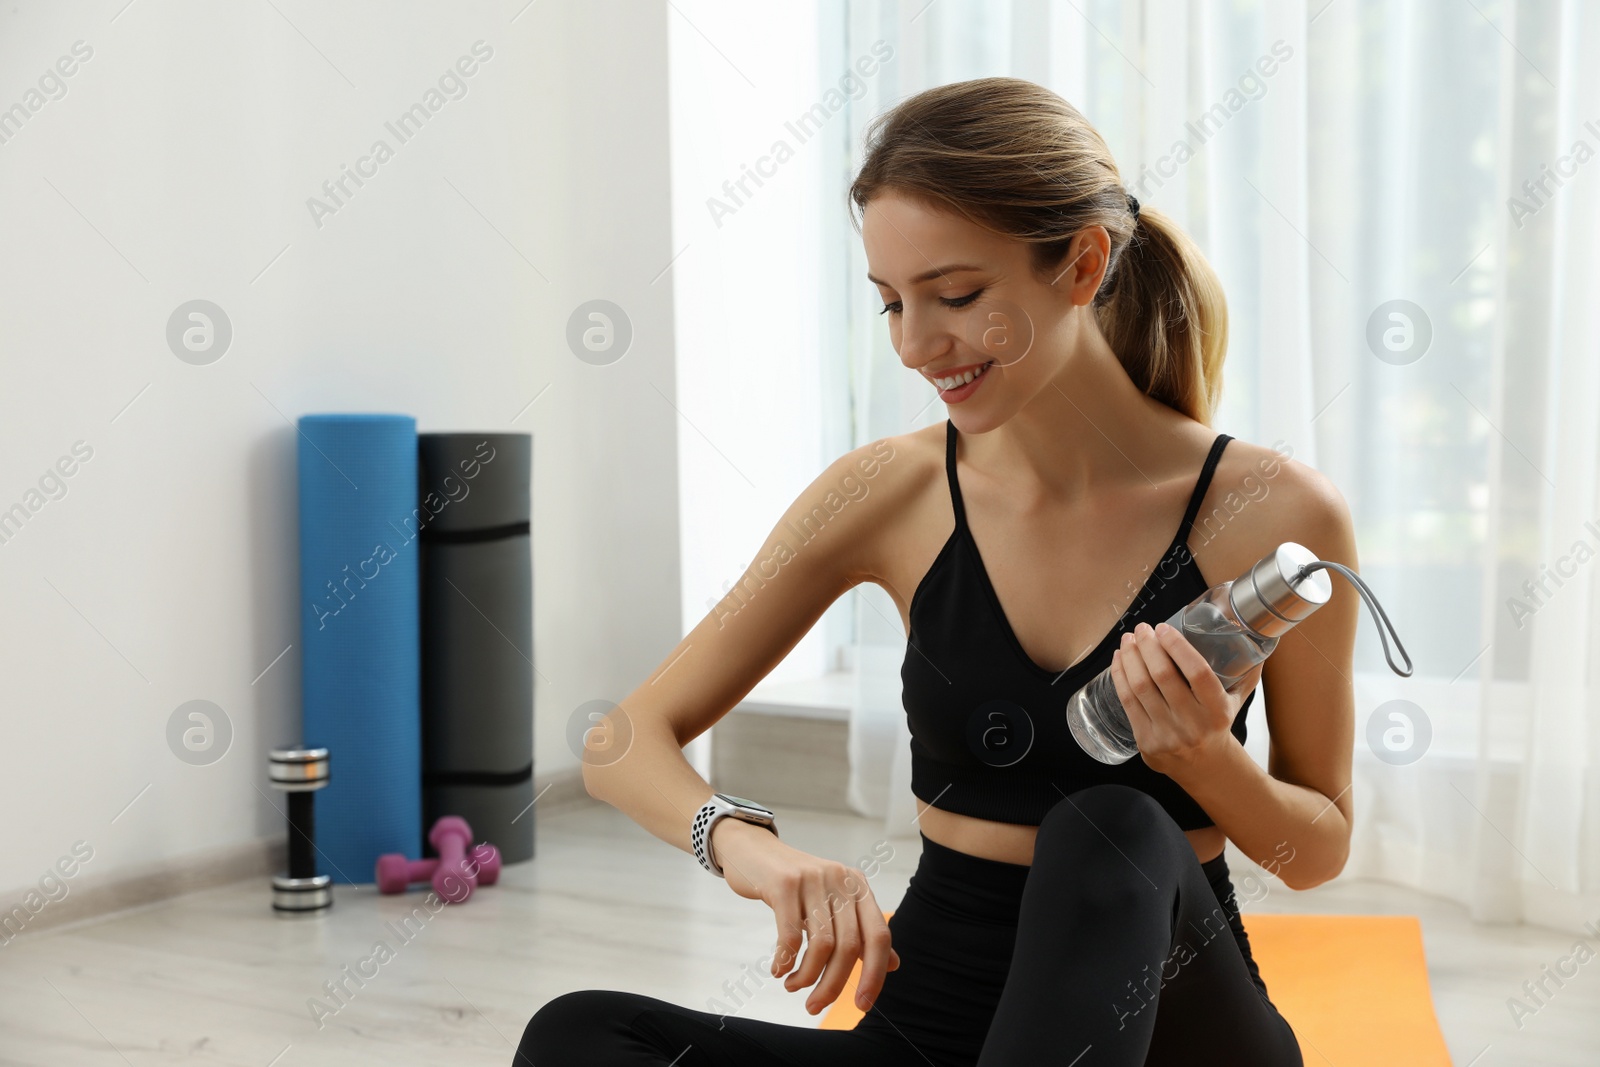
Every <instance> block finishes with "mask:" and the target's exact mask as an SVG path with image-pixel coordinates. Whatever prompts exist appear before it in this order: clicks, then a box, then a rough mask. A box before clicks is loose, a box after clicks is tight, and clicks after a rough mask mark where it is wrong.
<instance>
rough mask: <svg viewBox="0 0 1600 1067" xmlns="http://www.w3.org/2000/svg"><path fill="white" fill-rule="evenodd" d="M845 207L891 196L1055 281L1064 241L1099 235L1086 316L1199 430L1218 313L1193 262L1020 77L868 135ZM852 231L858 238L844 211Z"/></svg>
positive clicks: (908, 105)
mask: <svg viewBox="0 0 1600 1067" xmlns="http://www.w3.org/2000/svg"><path fill="white" fill-rule="evenodd" d="M865 153H866V159H865V161H864V162H863V163H862V165H861V170H860V172H859V173H858V174H857V175H856V178H855V181H854V182H852V183H851V186H850V203H851V205H852V206H853V208H859V209H860V210H861V211H862V213H863V214H864V213H865V210H866V206H867V202H868V201H869V200H871V199H872V198H873V197H874V196H877V195H878V194H879V193H882V192H884V191H886V190H891V189H892V190H895V191H897V192H900V193H903V194H905V195H907V196H910V197H913V198H914V199H917V200H919V201H922V202H924V203H926V204H928V205H929V206H930V207H933V208H935V209H943V210H947V211H950V212H953V213H954V214H956V215H958V216H960V217H962V218H965V219H967V220H968V221H970V222H973V223H975V224H977V225H979V226H982V227H984V228H985V229H987V230H989V231H991V232H994V233H998V234H1000V235H1002V236H1005V237H1011V238H1014V239H1016V240H1019V241H1026V242H1028V243H1029V244H1031V245H1033V246H1034V247H1033V266H1034V269H1035V270H1036V271H1037V272H1038V273H1039V274H1040V275H1041V276H1042V277H1050V278H1053V277H1054V276H1055V275H1056V274H1057V273H1058V272H1059V271H1060V269H1061V267H1062V266H1063V264H1062V260H1063V258H1064V257H1065V255H1066V253H1067V249H1068V245H1069V244H1070V242H1071V240H1072V238H1073V236H1074V235H1075V234H1077V233H1078V231H1080V230H1082V229H1083V228H1084V227H1086V226H1093V225H1096V224H1098V225H1100V226H1104V227H1105V229H1106V232H1107V233H1108V234H1109V235H1110V237H1111V252H1110V257H1109V262H1108V264H1107V266H1106V273H1105V276H1104V278H1103V279H1102V281H1101V285H1100V291H1099V292H1098V293H1096V294H1095V298H1094V303H1093V308H1094V313H1095V320H1096V322H1097V323H1098V324H1099V327H1100V331H1101V333H1102V334H1104V336H1105V338H1106V341H1107V343H1108V344H1110V346H1111V350H1112V351H1113V352H1114V353H1116V356H1117V359H1118V360H1119V361H1120V362H1121V363H1122V366H1123V368H1124V369H1125V370H1126V371H1127V372H1128V376H1129V377H1130V378H1131V379H1132V380H1133V382H1134V384H1135V385H1137V386H1138V387H1139V388H1140V389H1141V390H1142V391H1143V392H1144V393H1145V394H1146V395H1148V396H1151V397H1154V398H1155V399H1157V400H1159V401H1161V402H1162V403H1164V404H1166V405H1168V406H1169V407H1172V408H1174V409H1176V410H1178V411H1181V412H1183V413H1184V414H1186V415H1188V416H1190V417H1191V418H1193V419H1195V420H1197V421H1199V422H1201V423H1203V424H1205V425H1207V426H1209V425H1210V424H1211V417H1212V414H1213V413H1214V412H1215V410H1216V406H1217V402H1218V399H1219V398H1220V396H1221V393H1222V362H1223V359H1224V358H1225V357H1226V355H1227V350H1228V306H1227V300H1226V298H1225V297H1224V296H1223V292H1222V283H1221V281H1220V279H1218V277H1217V274H1216V272H1215V271H1214V270H1213V269H1212V268H1211V265H1210V264H1209V263H1208V262H1206V258H1205V256H1204V254H1202V253H1201V251H1200V249H1199V247H1198V246H1196V245H1195V243H1194V242H1193V241H1192V240H1190V238H1189V236H1188V235H1187V234H1185V233H1184V232H1183V230H1182V229H1181V228H1180V227H1179V226H1178V225H1177V224H1176V223H1175V222H1174V221H1173V220H1172V219H1171V218H1170V217H1169V216H1167V215H1165V214H1163V213H1162V212H1160V211H1156V210H1154V209H1152V208H1149V207H1145V206H1143V205H1141V206H1140V208H1139V213H1138V214H1137V215H1135V214H1134V213H1133V212H1132V211H1131V210H1130V205H1129V203H1128V190H1127V189H1126V188H1125V187H1124V186H1123V184H1122V176H1121V174H1120V173H1119V172H1118V170H1117V165H1116V162H1115V161H1114V160H1113V159H1112V158H1111V151H1110V149H1108V148H1107V147H1106V143H1105V140H1104V139H1103V138H1101V136H1100V134H1099V133H1098V132H1097V131H1096V130H1095V128H1094V127H1093V126H1091V125H1089V121H1088V120H1087V119H1085V118H1084V117H1083V115H1082V114H1081V113H1080V112H1079V111H1078V109H1077V108H1075V107H1073V106H1072V105H1071V104H1069V103H1068V102H1067V101H1065V100H1063V99H1062V98H1061V97H1060V96H1058V95H1056V94H1055V93H1053V92H1051V91H1050V90H1049V89H1046V88H1045V87H1044V86H1042V85H1036V84H1035V83H1033V82H1030V81H1026V80H1024V79H1021V78H976V79H973V80H971V81H963V82H953V83H951V84H949V85H941V86H938V87H936V88H933V89H928V90H925V91H924V92H920V93H918V94H916V95H915V96H912V97H910V98H909V99H907V100H904V101H902V102H901V103H900V104H898V105H897V106H895V107H894V108H893V109H892V110H890V111H887V112H885V113H884V114H881V115H879V116H877V117H876V118H874V119H873V120H872V122H871V123H870V124H869V125H868V126H867V130H866V138H865ZM851 222H852V223H853V224H854V225H855V226H856V229H857V231H858V232H859V230H860V223H859V222H858V221H857V218H856V215H855V212H854V211H853V210H852V213H851Z"/></svg>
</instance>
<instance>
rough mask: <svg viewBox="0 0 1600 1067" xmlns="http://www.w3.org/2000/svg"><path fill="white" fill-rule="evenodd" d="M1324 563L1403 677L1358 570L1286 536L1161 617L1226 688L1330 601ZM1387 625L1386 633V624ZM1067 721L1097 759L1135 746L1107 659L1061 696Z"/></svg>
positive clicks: (1126, 753)
mask: <svg viewBox="0 0 1600 1067" xmlns="http://www.w3.org/2000/svg"><path fill="white" fill-rule="evenodd" d="M1325 570H1336V571H1339V572H1340V573H1341V574H1343V575H1344V576H1345V577H1346V578H1348V579H1349V580H1350V582H1351V584H1353V585H1354V586H1355V587H1356V591H1357V592H1358V593H1360V594H1361V598H1362V599H1363V600H1365V601H1366V603H1367V607H1368V609H1369V610H1371V611H1372V613H1373V617H1374V618H1375V619H1376V620H1378V621H1379V623H1380V626H1379V630H1378V636H1379V637H1380V638H1381V639H1382V640H1383V657H1384V659H1385V660H1387V661H1388V663H1389V666H1390V668H1391V669H1392V670H1393V671H1394V672H1395V673H1396V674H1398V675H1400V676H1401V677H1403V678H1409V677H1410V676H1411V670H1412V666H1411V657H1410V656H1408V655H1406V650H1405V647H1404V646H1403V645H1401V644H1400V635H1399V634H1397V633H1394V627H1393V626H1391V625H1390V624H1389V617H1388V615H1386V614H1384V611H1383V607H1382V605H1380V604H1379V603H1378V601H1377V598H1376V597H1374V596H1373V595H1372V591H1371V590H1370V589H1369V588H1368V587H1367V584H1366V583H1365V582H1363V581H1362V580H1361V578H1360V576H1359V575H1357V574H1356V573H1355V572H1354V571H1352V570H1351V569H1350V568H1348V567H1346V566H1344V565H1343V564H1339V563H1331V562H1329V561H1327V560H1319V559H1317V557H1316V556H1315V555H1314V554H1313V553H1312V552H1311V551H1310V550H1309V549H1307V548H1305V547H1304V546H1302V545H1298V544H1296V543H1294V542H1293V541H1285V542H1284V543H1283V544H1281V545H1279V546H1278V547H1277V548H1275V549H1273V551H1272V553H1271V554H1270V555H1268V556H1265V557H1263V558H1262V559H1260V560H1258V561H1257V562H1256V563H1255V565H1254V566H1252V567H1251V568H1250V569H1249V570H1247V571H1246V572H1245V573H1244V574H1242V575H1240V576H1239V577H1238V578H1235V579H1232V580H1231V581H1226V582H1223V583H1222V584H1221V585H1216V586H1213V587H1211V588H1210V589H1208V590H1206V591H1205V592H1204V593H1202V594H1201V595H1200V596H1198V597H1196V598H1195V599H1194V600H1193V601H1191V602H1190V603H1189V604H1187V605H1185V606H1184V607H1182V608H1180V609H1179V610H1178V611H1177V612H1176V613H1175V614H1174V615H1173V616H1172V617H1171V618H1170V619H1168V620H1167V625H1168V626H1171V627H1172V628H1173V629H1175V630H1177V631H1178V632H1179V633H1180V634H1182V635H1183V636H1184V637H1185V638H1187V639H1188V641H1189V643H1190V644H1191V645H1193V646H1194V647H1195V649H1197V650H1198V651H1199V653H1200V655H1201V656H1203V657H1205V661H1206V662H1207V663H1208V664H1210V665H1211V669H1212V670H1213V671H1215V672H1216V675H1217V680H1218V681H1220V682H1221V683H1222V687H1223V689H1225V690H1227V691H1228V692H1229V693H1233V692H1235V687H1236V686H1238V685H1240V684H1241V682H1242V680H1243V678H1244V676H1245V675H1246V674H1248V673H1250V671H1251V670H1252V669H1253V668H1254V667H1255V666H1256V664H1258V663H1260V662H1261V661H1262V660H1264V659H1266V658H1267V657H1268V656H1270V655H1271V654H1272V650H1273V649H1274V648H1277V647H1278V639H1279V638H1281V637H1282V636H1283V635H1284V634H1286V633H1288V632H1289V631H1290V630H1291V629H1293V628H1294V626H1295V624H1296V623H1299V622H1301V621H1302V620H1304V619H1305V618H1307V617H1308V616H1309V615H1310V614H1311V613H1312V612H1313V611H1316V610H1317V609H1318V608H1320V607H1321V606H1322V605H1324V604H1326V603H1327V602H1328V598H1329V597H1330V596H1332V595H1333V582H1332V580H1331V579H1329V577H1328V575H1327V574H1325V573H1323V571H1325ZM1386 629H1387V633H1385V630H1386ZM1387 634H1394V643H1395V647H1396V648H1398V649H1399V650H1400V655H1401V657H1402V658H1403V659H1404V660H1405V663H1406V666H1405V670H1401V669H1400V668H1399V667H1397V666H1395V662H1394V659H1393V658H1392V657H1391V656H1390V655H1389V639H1388V635H1387ZM1067 726H1068V728H1069V729H1071V730H1072V736H1073V737H1074V738H1075V739H1076V740H1077V742H1078V746H1079V747H1080V748H1082V749H1083V750H1084V751H1085V752H1087V753H1088V754H1089V755H1091V756H1093V757H1094V758H1095V759H1097V760H1099V761H1100V762H1101V763H1124V762H1126V761H1127V760H1129V759H1132V758H1133V755H1134V753H1136V752H1138V751H1139V746H1138V744H1137V743H1136V742H1135V741H1134V739H1133V728H1132V727H1131V726H1129V725H1128V714H1127V712H1126V711H1124V710H1123V707H1122V699H1121V698H1120V697H1118V696H1117V687H1116V683H1114V682H1113V681H1112V680H1111V668H1110V667H1107V668H1106V669H1105V670H1103V671H1101V672H1100V673H1099V674H1097V675H1095V676H1094V677H1093V678H1092V679H1090V680H1089V682H1088V684H1087V685H1085V686H1084V687H1083V688H1082V689H1079V690H1078V691H1077V692H1076V693H1074V694H1073V695H1072V696H1071V697H1070V698H1069V699H1068V700H1067Z"/></svg>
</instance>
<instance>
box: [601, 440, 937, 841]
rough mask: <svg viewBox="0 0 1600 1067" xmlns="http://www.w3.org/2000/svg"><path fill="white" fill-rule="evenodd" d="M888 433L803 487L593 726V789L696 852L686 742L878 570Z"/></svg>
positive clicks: (694, 799)
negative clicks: (736, 570) (691, 621)
mask: <svg viewBox="0 0 1600 1067" xmlns="http://www.w3.org/2000/svg"><path fill="white" fill-rule="evenodd" d="M891 441H892V439H885V440H882V441H877V442H874V443H872V444H870V445H863V446H862V447H860V448H857V449H855V450H853V451H851V452H848V453H846V454H845V455H843V456H840V457H839V458H838V459H837V460H835V461H834V462H833V463H831V464H829V465H828V467H827V468H826V469H825V470H823V472H822V473H821V474H819V475H818V476H817V477H816V478H815V479H814V480H813V481H812V482H811V484H810V485H808V486H806V488H805V489H804V490H803V491H802V492H801V493H800V494H799V495H798V496H797V497H796V498H795V500H794V502H793V503H791V504H790V506H789V507H788V509H787V510H785V511H784V513H783V515H782V517H781V518H779V520H778V521H777V522H776V523H775V524H774V525H773V526H772V528H771V530H770V532H769V533H768V535H767V538H766V540H765V541H764V542H763V544H762V546H761V549H760V551H759V552H758V553H757V554H756V557H755V559H754V560H753V561H752V562H751V564H750V565H749V566H748V567H747V568H746V569H745V572H744V574H743V575H742V576H741V578H740V580H739V581H738V583H737V584H736V585H735V587H734V588H733V589H732V590H731V591H730V592H729V593H728V594H727V595H726V596H725V597H724V598H723V599H722V600H721V601H720V602H719V603H718V604H717V606H716V607H715V608H713V609H712V610H711V611H710V612H709V613H708V614H707V615H706V617H705V618H703V619H701V620H700V622H699V624H698V625H696V626H695V628H694V629H693V630H691V631H690V632H689V633H688V635H687V636H685V637H684V638H683V640H682V641H680V642H678V644H677V647H675V648H674V649H673V650H672V652H671V653H670V654H669V655H668V656H667V657H666V658H665V659H664V660H662V662H661V665H660V666H659V667H657V668H656V670H655V671H654V672H653V673H652V674H651V676H650V677H649V678H648V679H646V680H645V681H644V682H643V683H641V684H640V685H639V687H638V688H637V689H635V690H634V691H633V692H632V693H630V694H629V695H628V696H627V698H626V699H624V700H623V701H622V703H621V705H620V707H619V708H618V709H615V710H613V711H612V712H611V713H610V715H608V716H606V719H605V720H604V721H603V722H601V723H600V724H597V725H596V726H595V727H593V728H592V731H591V738H592V743H591V744H590V745H588V746H587V747H588V751H586V754H585V760H584V766H583V781H584V786H585V787H586V788H587V789H588V791H589V793H590V794H591V795H592V796H595V797H597V798H599V799H601V800H604V801H606V802H607V803H609V804H611V805H613V806H614V807H616V808H618V809H620V810H621V811H623V812H625V813H626V814H627V815H629V816H630V817H632V818H633V819H634V820H635V821H636V822H638V823H639V825H641V826H643V827H644V828H645V829H646V830H649V831H650V832H651V833H652V834H654V835H655V836H657V837H659V838H661V839H662V840H663V841H666V842H667V843H668V844H671V845H675V846H677V847H678V848H680V849H683V850H684V851H686V852H692V851H693V846H692V845H691V843H690V838H689V830H690V822H691V820H692V819H693V817H694V814H695V812H696V811H697V810H698V809H699V807H700V805H701V804H703V803H705V801H706V800H707V799H708V798H709V797H710V796H711V792H712V790H711V786H710V785H709V784H708V783H707V782H706V780H705V779H704V778H702V777H700V775H699V774H698V773H697V772H696V771H695V770H694V768H693V767H692V766H691V765H690V764H689V761H688V760H687V759H685V758H684V755H683V746H685V745H687V744H688V743H689V742H690V741H692V740H693V739H694V738H696V737H698V736H700V735H701V734H702V733H704V732H705V731H706V730H708V729H710V728H711V727H712V725H714V724H715V723H716V722H717V720H719V719H721V718H722V717H723V716H724V715H726V714H727V713H728V712H729V711H730V710H731V709H732V708H733V707H734V706H735V705H736V704H738V702H739V701H740V700H742V699H743V698H744V696H745V695H746V694H747V693H748V692H749V691H750V690H751V688H753V687H754V686H755V684H756V683H757V682H759V681H760V680H761V679H762V678H763V677H765V676H766V675H767V674H768V672H770V671H771V670H772V668H774V667H775V666H777V665H778V664H779V663H780V662H782V660H783V658H784V656H786V655H788V653H789V651H790V650H791V649H793V648H794V646H795V645H796V644H798V643H799V641H800V639H801V638H802V637H804V636H805V635H806V633H807V632H808V631H809V630H810V629H811V627H812V626H813V625H815V624H816V622H817V620H818V619H819V618H821V616H822V613H823V612H824V611H826V610H827V608H828V606H829V605H830V604H832V603H833V602H834V601H835V600H837V599H838V598H839V597H840V596H842V595H843V594H844V593H846V592H848V591H849V590H850V588H851V587H852V586H854V585H856V584H858V583H859V582H861V581H864V580H866V579H868V578H870V577H872V576H873V575H872V573H871V571H872V566H871V559H872V552H873V549H874V543H873V539H874V536H875V535H876V534H877V533H878V532H879V531H881V530H883V529H884V528H885V527H886V526H887V524H888V521H889V514H891V513H892V509H893V504H894V501H893V500H892V499H891V496H893V495H894V494H893V493H892V492H891V491H889V490H888V489H886V488H885V487H886V486H888V485H889V483H890V477H889V475H888V474H887V473H886V470H887V468H888V467H891V466H892V465H893V464H894V463H896V462H901V463H904V462H906V461H905V460H904V459H903V458H902V459H900V460H898V461H897V460H896V458H895V457H896V449H895V447H894V445H893V444H892V443H891ZM593 731H599V732H598V733H594V732H593ZM756 799H759V798H756ZM730 821H731V820H726V819H725V820H722V822H719V823H718V826H717V830H718V831H720V830H721V827H722V826H723V825H724V824H725V823H728V822H730Z"/></svg>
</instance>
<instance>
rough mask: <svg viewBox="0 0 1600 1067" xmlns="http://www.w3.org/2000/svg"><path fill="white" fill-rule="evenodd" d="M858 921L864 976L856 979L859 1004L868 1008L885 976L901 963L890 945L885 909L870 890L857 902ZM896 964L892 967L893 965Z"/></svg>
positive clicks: (861, 1007) (880, 988)
mask: <svg viewBox="0 0 1600 1067" xmlns="http://www.w3.org/2000/svg"><path fill="white" fill-rule="evenodd" d="M856 923H857V925H858V926H859V927H860V930H861V943H862V954H861V977H860V978H859V979H857V981H856V1007H858V1008H860V1009H861V1010H862V1011H866V1010H867V1009H868V1008H870V1007H872V1005H873V1002H874V1001H876V1000H877V999H878V993H879V992H880V991H881V990H882V989H883V975H884V972H885V971H891V970H893V969H894V967H896V966H899V962H900V957H899V954H898V953H896V952H895V950H894V949H893V948H891V947H890V937H889V924H888V923H887V922H885V921H884V918H883V909H881V908H879V907H878V902H877V900H876V899H875V898H874V897H873V895H872V893H871V892H870V891H869V892H867V893H866V894H864V895H863V896H862V898H861V900H859V901H857V902H856ZM891 964H893V966H891Z"/></svg>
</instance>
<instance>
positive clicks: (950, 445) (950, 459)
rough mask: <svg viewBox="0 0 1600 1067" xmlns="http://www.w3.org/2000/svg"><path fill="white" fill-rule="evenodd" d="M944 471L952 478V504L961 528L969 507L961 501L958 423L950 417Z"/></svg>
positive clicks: (945, 427) (945, 438)
mask: <svg viewBox="0 0 1600 1067" xmlns="http://www.w3.org/2000/svg"><path fill="white" fill-rule="evenodd" d="M944 472H945V477H947V478H948V479H949V480H950V504H951V506H952V507H953V508H955V513H956V529H958V530H959V529H960V528H961V527H963V526H965V525H966V523H967V509H966V508H965V507H964V506H963V505H962V503H961V483H960V482H959V481H958V480H957V479H956V424H955V423H954V422H952V421H951V420H950V419H945V420H944Z"/></svg>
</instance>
